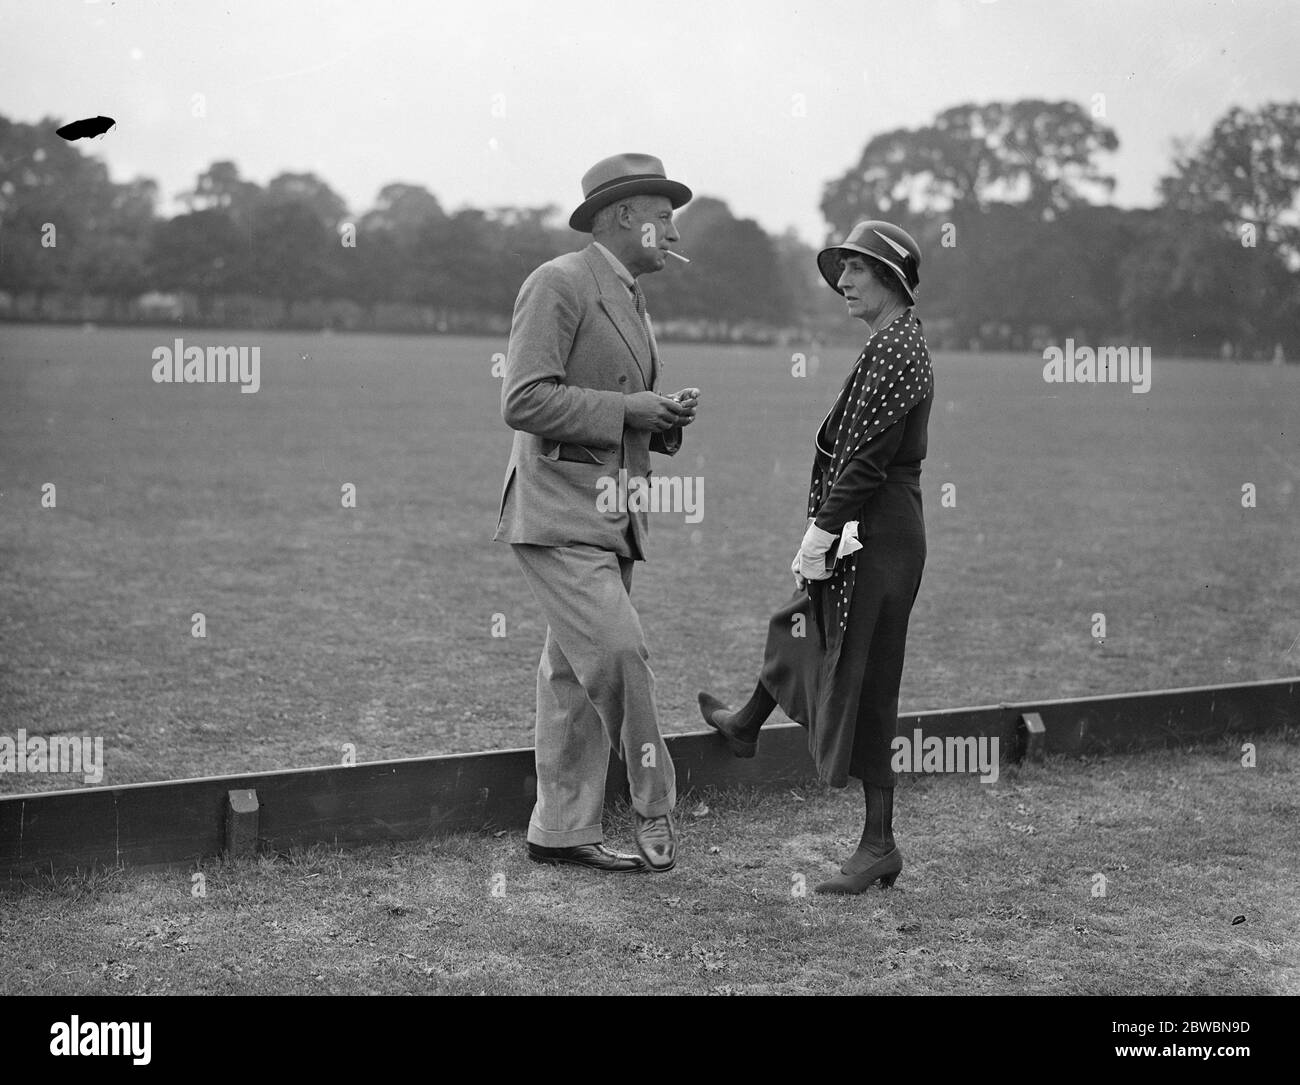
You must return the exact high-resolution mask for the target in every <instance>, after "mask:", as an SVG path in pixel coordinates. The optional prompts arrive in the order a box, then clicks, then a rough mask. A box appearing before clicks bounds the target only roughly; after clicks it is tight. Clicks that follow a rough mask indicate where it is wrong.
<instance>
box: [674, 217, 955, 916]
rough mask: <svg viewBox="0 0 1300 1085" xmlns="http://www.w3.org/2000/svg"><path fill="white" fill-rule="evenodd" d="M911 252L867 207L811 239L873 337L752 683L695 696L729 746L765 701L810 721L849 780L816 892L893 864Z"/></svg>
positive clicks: (914, 427)
mask: <svg viewBox="0 0 1300 1085" xmlns="http://www.w3.org/2000/svg"><path fill="white" fill-rule="evenodd" d="M920 259H921V254H920V250H919V248H918V247H917V244H916V242H915V241H914V240H913V239H912V237H911V236H910V235H909V234H907V233H906V232H905V231H903V230H901V229H899V228H898V227H897V226H894V225H892V224H891V223H887V222H880V221H869V222H860V223H858V224H857V225H856V226H854V227H853V229H852V231H851V232H850V233H849V236H848V238H847V239H845V241H844V242H843V243H841V244H839V245H833V246H831V247H830V248H827V249H823V250H822V251H821V252H820V253H819V254H818V256H817V266H818V267H819V268H820V270H821V273H822V276H823V277H824V278H825V279H826V281H827V282H828V283H829V284H830V285H831V287H832V288H833V289H834V290H835V291H836V292H837V293H839V294H841V295H842V296H843V297H844V299H845V301H846V303H847V304H848V310H849V314H850V315H851V316H855V317H857V318H858V319H860V320H863V321H865V322H866V324H867V325H868V327H869V328H870V329H871V337H870V339H868V341H867V345H866V346H865V347H864V348H863V350H862V353H861V354H860V355H859V356H858V359H857V362H856V363H855V365H854V366H853V370H852V371H851V372H850V373H849V375H848V377H847V378H846V379H845V381H844V386H843V387H842V388H841V389H840V393H839V396H838V397H837V398H836V400H835V403H834V404H833V405H832V407H831V409H830V412H829V413H828V414H827V415H826V418H825V419H824V420H823V421H822V424H821V426H820V427H819V429H818V431H817V437H816V454H815V456H814V458H813V469H812V486H811V489H810V492H809V501H808V516H809V517H810V519H811V523H810V525H809V527H808V531H807V534H805V536H804V539H803V542H802V543H801V544H800V547H799V552H798V553H797V554H796V555H795V560H794V562H793V564H792V565H791V570H792V571H793V572H794V574H795V578H796V579H795V582H796V585H797V586H798V590H797V591H796V593H795V595H794V597H793V599H792V600H791V601H790V603H789V604H788V605H787V606H786V607H784V608H782V609H781V610H779V611H777V613H776V614H775V615H773V617H772V621H771V623H770V624H769V626H768V635H767V647H766V650H765V652H764V657H763V667H762V670H761V672H760V674H759V679H758V685H757V688H756V689H755V690H754V693H753V695H752V696H751V697H750V699H749V701H748V702H747V703H746V704H745V705H744V706H743V707H741V708H740V709H739V710H738V711H735V712H732V711H730V710H728V708H727V707H726V706H725V705H723V704H722V703H721V702H720V701H718V700H717V699H716V698H715V697H712V696H710V695H709V694H708V693H701V694H700V696H699V700H700V710H701V711H702V712H703V713H704V718H705V720H706V721H707V722H708V724H709V726H711V727H714V728H716V729H717V730H718V731H720V732H721V733H722V735H723V736H724V737H725V738H726V739H727V742H728V744H729V745H730V747H731V750H732V752H733V753H735V754H736V756H738V757H753V756H754V753H755V751H756V749H757V746H758V732H759V728H761V727H762V725H763V723H764V721H765V720H766V719H767V718H768V716H769V715H771V713H772V710H773V709H774V708H776V706H777V705H778V704H779V705H780V706H781V708H782V710H783V711H784V712H785V713H786V715H788V716H789V717H790V718H791V719H793V720H795V721H796V722H798V723H800V724H802V725H803V726H804V727H806V728H807V729H808V748H809V752H810V753H811V754H812V756H813V760H814V762H815V763H816V765H817V772H818V775H819V776H820V777H821V779H822V780H823V781H824V782H825V783H827V784H829V785H831V786H832V787H844V786H845V785H846V784H847V783H848V778H849V777H850V776H854V777H857V778H858V779H859V780H861V781H862V788H863V792H864V796H865V800H866V824H865V826H864V828H863V830H862V839H861V842H860V844H859V846H858V849H857V851H856V852H854V854H853V855H852V856H851V857H850V858H849V859H848V860H847V861H846V862H845V863H844V865H843V866H842V867H841V868H840V872H839V873H838V874H836V875H835V876H834V877H832V878H831V879H830V880H829V881H826V882H823V883H822V884H821V885H818V886H817V887H816V891H817V892H819V893H860V892H862V891H863V890H864V889H866V888H867V887H868V886H870V885H872V884H873V883H875V882H876V881H880V882H881V884H882V885H883V886H891V885H893V884H894V879H895V878H897V877H898V874H899V872H900V871H901V870H902V869H903V856H902V853H901V852H900V851H899V849H898V847H897V845H896V844H895V842H894V836H893V827H892V819H893V801H894V782H895V778H894V772H893V770H892V769H891V767H890V760H891V757H892V749H891V743H892V742H893V739H894V734H895V730H896V728H897V726H898V689H899V683H900V681H901V678H902V673H903V655H904V647H905V642H906V639H907V622H908V617H909V616H910V614H911V611H912V604H913V602H914V601H915V599H916V593H917V591H918V589H919V588H920V585H921V572H922V569H923V568H924V566H925V523H924V521H923V519H922V516H921V488H920V477H921V460H923V459H924V458H925V451H926V425H927V422H928V420H929V417H930V405H931V403H932V402H933V400H934V378H933V375H932V373H931V369H930V356H929V352H928V351H927V350H926V346H925V340H924V338H923V336H922V329H921V322H920V321H919V320H918V319H917V318H916V315H915V313H913V311H912V306H913V305H914V304H915V302H916V289H917V284H918V282H919V274H918V272H919V266H920ZM855 528H856V531H855Z"/></svg>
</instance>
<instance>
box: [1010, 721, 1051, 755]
mask: <svg viewBox="0 0 1300 1085" xmlns="http://www.w3.org/2000/svg"><path fill="white" fill-rule="evenodd" d="M1016 736H1017V742H1016V748H1017V753H1018V754H1019V757H1018V760H1020V761H1029V762H1032V763H1034V764H1040V765H1041V764H1042V763H1043V760H1044V759H1045V758H1046V756H1047V727H1046V726H1045V725H1044V723H1043V717H1042V716H1041V715H1039V714H1038V713H1037V712H1023V713H1021V715H1020V722H1019V723H1018V724H1017V725H1016Z"/></svg>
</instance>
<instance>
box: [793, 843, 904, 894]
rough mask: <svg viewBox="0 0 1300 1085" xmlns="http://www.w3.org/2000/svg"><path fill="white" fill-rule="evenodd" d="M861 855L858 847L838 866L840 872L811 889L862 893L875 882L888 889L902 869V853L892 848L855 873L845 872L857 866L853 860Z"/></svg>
mask: <svg viewBox="0 0 1300 1085" xmlns="http://www.w3.org/2000/svg"><path fill="white" fill-rule="evenodd" d="M862 855H863V849H862V848H859V849H858V850H857V851H856V852H854V853H853V855H852V857H851V858H850V859H849V860H848V862H846V863H845V864H844V866H842V867H841V868H840V872H839V873H838V874H836V875H835V876H834V877H833V878H831V879H830V880H829V881H824V882H822V883H821V885H819V886H817V887H815V888H814V889H813V892H814V893H862V892H864V891H866V890H867V889H869V888H870V887H871V886H872V885H874V884H875V883H876V882H880V885H881V888H882V889H890V888H892V887H893V884H894V882H895V881H896V880H897V879H898V875H899V874H901V873H902V871H903V853H902V852H901V851H899V850H898V848H894V850H893V851H891V852H890V853H889V854H888V855H885V856H882V857H881V858H879V859H877V860H876V861H875V862H873V863H871V864H870V865H868V866H866V867H863V868H862V869H860V870H859V871H858V872H857V873H852V874H851V873H846V872H847V871H849V870H852V869H854V868H855V867H858V866H859V864H860V862H862V861H863V860H859V863H855V862H854V860H855V859H858V858H859V856H862Z"/></svg>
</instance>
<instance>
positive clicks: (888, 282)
mask: <svg viewBox="0 0 1300 1085" xmlns="http://www.w3.org/2000/svg"><path fill="white" fill-rule="evenodd" d="M866 264H867V270H869V271H870V272H871V274H872V275H873V276H874V277H875V280H876V282H878V283H880V285H881V286H884V287H887V288H888V289H889V290H891V291H893V293H894V296H895V297H896V298H898V300H899V301H901V302H902V303H903V304H904V305H911V304H912V299H911V298H909V297H908V296H907V291H906V290H904V289H903V284H902V283H901V282H899V281H898V276H897V275H895V274H894V273H893V271H891V270H890V269H889V268H887V267H886V266H885V265H884V264H882V263H881V262H880V261H879V260H873V259H872V258H871V257H870V256H868V257H867V259H866Z"/></svg>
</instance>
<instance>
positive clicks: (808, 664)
mask: <svg viewBox="0 0 1300 1085" xmlns="http://www.w3.org/2000/svg"><path fill="white" fill-rule="evenodd" d="M858 539H859V541H860V542H861V543H862V549H861V550H859V551H858V552H857V553H856V554H855V555H853V556H854V558H855V559H856V560H857V574H856V576H855V577H854V581H853V595H852V600H851V602H850V605H849V612H848V616H847V618H846V619H845V625H844V628H843V630H841V631H840V635H839V636H838V637H836V636H831V637H827V638H825V642H824V641H823V637H822V636H821V634H820V632H819V629H818V625H817V617H816V615H815V613H814V611H815V609H816V607H817V606H821V609H822V612H823V613H825V612H826V611H827V610H828V609H830V608H828V607H826V606H824V605H822V602H823V601H822V600H820V596H819V593H822V592H824V591H825V590H826V588H825V583H826V582H825V581H813V582H810V583H809V585H808V589H809V590H808V591H797V592H795V594H794V596H793V598H792V599H791V600H790V602H789V603H788V604H787V605H786V606H784V607H782V608H781V609H780V610H778V611H777V612H776V613H775V614H774V615H773V616H772V620H771V622H770V623H769V625H768V632H767V647H766V649H765V651H764V653H763V669H762V672H761V674H760V680H761V681H762V683H763V685H764V687H766V689H767V691H768V692H769V693H770V694H771V695H772V696H773V697H774V698H775V699H776V701H777V703H778V704H779V705H780V706H781V710H782V711H783V712H785V714H786V715H787V716H789V717H790V718H791V719H792V720H794V721H795V722H796V723H799V724H801V725H803V726H804V727H806V728H807V729H808V752H809V753H810V754H812V758H813V762H814V764H815V765H816V766H817V774H818V776H819V777H820V778H821V780H822V782H823V783H826V784H829V785H830V786H831V787H844V786H845V785H846V784H847V783H848V778H849V777H850V776H854V777H857V778H858V779H859V780H863V781H865V782H866V783H871V784H876V785H878V786H880V787H893V786H894V782H895V773H894V772H893V770H892V769H891V768H890V760H891V758H892V753H893V751H892V748H891V743H892V742H893V740H894V736H895V733H896V731H897V728H898V689H899V685H900V683H901V682H902V677H903V656H904V649H905V647H906V641H907V622H908V618H909V617H910V616H911V613H912V604H913V603H914V602H915V601H916V594H917V592H918V591H919V590H920V587H921V573H922V571H923V570H924V568H925V521H924V519H923V517H922V514H921V488H920V486H918V485H917V484H916V483H915V482H911V481H906V482H904V481H898V482H895V481H892V480H891V481H888V482H885V483H884V484H883V485H882V486H881V487H880V488H879V489H878V490H877V491H876V492H875V493H874V494H873V495H872V497H871V500H870V501H869V502H868V504H867V507H866V508H865V509H864V510H863V516H862V519H861V520H860V521H859V524H858ZM809 592H812V593H813V597H812V598H810V596H809ZM828 643H829V647H828V646H827V644H828Z"/></svg>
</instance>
